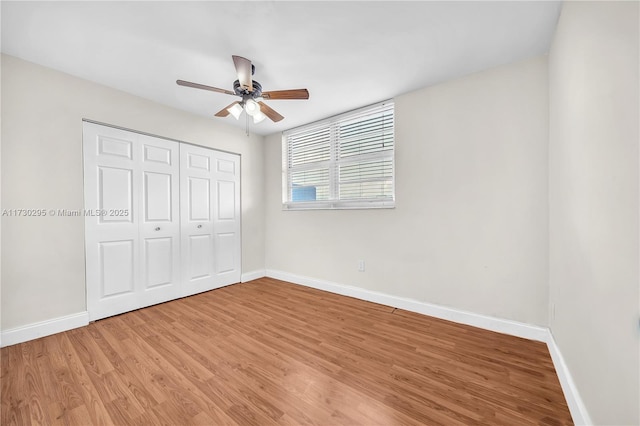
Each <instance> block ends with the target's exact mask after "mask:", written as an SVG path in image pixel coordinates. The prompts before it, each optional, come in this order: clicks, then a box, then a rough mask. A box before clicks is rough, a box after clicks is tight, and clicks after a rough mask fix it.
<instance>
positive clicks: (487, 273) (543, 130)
mask: <svg viewBox="0 0 640 426" xmlns="http://www.w3.org/2000/svg"><path fill="white" fill-rule="evenodd" d="M547 93H548V92H547V63H546V59H545V58H543V57H540V58H535V59H532V60H529V61H526V62H521V63H517V64H512V65H507V66H502V67H499V68H496V69H492V70H490V71H486V72H482V73H478V74H474V75H471V76H468V77H466V78H462V79H458V80H455V81H452V82H449V83H444V84H441V85H438V86H434V87H430V88H426V89H423V90H418V91H415V92H412V93H409V94H406V95H403V96H399V97H397V98H396V100H395V101H396V171H397V175H396V199H397V202H396V208H395V209H387V210H382V209H381V210H341V211H327V210H324V211H282V210H281V199H282V197H281V187H282V186H281V137H280V135H279V134H277V135H272V136H269V137H268V138H267V145H266V152H265V172H266V178H265V180H266V204H265V205H266V222H265V223H266V239H265V241H266V250H265V253H266V266H267V268H268V269H274V270H280V271H285V272H289V273H293V274H298V275H302V276H306V277H311V278H315V279H322V280H327V281H332V282H336V283H339V284H346V285H353V286H357V287H361V288H363V289H366V290H372V291H378V292H382V293H387V294H390V295H394V296H401V297H407V298H411V299H415V300H418V301H423V302H429V303H435V304H439V305H444V306H450V307H454V308H457V309H463V310H468V311H472V312H476V313H481V314H486V315H491V316H495V317H499V318H507V319H513V320H517V321H523V322H526V323H532V324H538V325H546V324H547V302H548V294H547V289H548V287H547V279H548V278H547V262H548V256H547V248H548V238H547V237H548V230H547V208H548V205H547V140H548V97H547ZM358 259H363V260H365V263H366V271H365V272H358V271H357V265H358Z"/></svg>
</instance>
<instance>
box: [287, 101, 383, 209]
mask: <svg viewBox="0 0 640 426" xmlns="http://www.w3.org/2000/svg"><path fill="white" fill-rule="evenodd" d="M282 147H283V149H282V153H283V154H282V157H283V158H282V164H283V171H282V172H283V191H282V192H283V194H282V199H283V208H285V209H343V208H379V207H387V208H389V207H394V202H395V195H394V160H393V156H394V104H393V101H387V102H382V103H380V104H376V105H372V106H369V107H365V108H361V109H359V110H356V111H351V112H348V113H345V114H341V115H338V116H335V117H332V118H329V119H327V120H322V121H320V122H316V123H311V124H308V125H306V126H302V127H298V128H296V129H292V130H289V131H286V132H284V133H283V135H282Z"/></svg>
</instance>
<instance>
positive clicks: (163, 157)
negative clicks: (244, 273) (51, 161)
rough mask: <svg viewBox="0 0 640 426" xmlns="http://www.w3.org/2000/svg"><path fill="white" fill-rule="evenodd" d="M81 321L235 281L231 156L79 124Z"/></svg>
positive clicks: (236, 173) (236, 212) (236, 180)
mask: <svg viewBox="0 0 640 426" xmlns="http://www.w3.org/2000/svg"><path fill="white" fill-rule="evenodd" d="M83 157H84V199H85V209H84V211H83V214H84V219H85V253H86V282H87V310H88V312H89V319H90V320H91V321H93V320H96V319H100V318H105V317H108V316H111V315H117V314H120V313H123V312H127V311H131V310H134V309H138V308H142V307H145V306H149V305H153V304H157V303H161V302H165V301H168V300H172V299H176V298H179V297H183V296H188V295H191V294H195V293H200V292H203V291H207V290H211V289H214V288H218V287H222V286H225V285H228V284H233V283H236V282H239V281H240V274H241V270H240V261H241V259H240V253H241V240H240V157H239V155H236V154H230V153H225V152H221V151H216V150H213V149H208V148H204V147H199V146H194V145H190V144H186V143H180V142H176V141H172V140H167V139H163V138H159V137H154V136H149V135H144V134H139V133H135V132H131V131H127V130H122V129H117V128H113V127H109V126H104V125H99V124H95V123H90V122H84V123H83Z"/></svg>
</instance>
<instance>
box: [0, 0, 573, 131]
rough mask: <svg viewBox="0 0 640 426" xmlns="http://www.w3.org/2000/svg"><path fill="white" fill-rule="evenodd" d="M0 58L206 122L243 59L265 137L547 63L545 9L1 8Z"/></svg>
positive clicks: (321, 5) (419, 5)
mask: <svg viewBox="0 0 640 426" xmlns="http://www.w3.org/2000/svg"><path fill="white" fill-rule="evenodd" d="M1 7H2V52H4V53H7V54H9V55H13V56H17V57H19V58H22V59H25V60H28V61H31V62H35V63H38V64H42V65H44V66H47V67H50V68H54V69H57V70H60V71H63V72H66V73H69V74H72V75H75V76H78V77H81V78H85V79H88V80H92V81H95V82H98V83H101V84H104V85H107V86H110V87H113V88H116V89H120V90H123V91H125V92H128V93H132V94H134V95H137V96H141V97H143V98H147V99H151V100H153V101H156V102H159V103H162V104H165V105H169V106H172V107H175V108H179V109H182V110H185V111H189V112H192V113H194V114H199V115H203V116H206V117H212V118H211V119H212V120H223V121H224V122H226V123H228V124H232V125H236V126H240V127H243V126H244V120H243V119H242V118H241V119H240V120H239V121H236V120H234V119H233V117H231V116H229V117H227V118H214V117H213V114H215V113H216V112H217V111H218V110H220V109H222V108H223V107H224V106H226V105H228V104H229V103H231V102H233V101H234V100H235V99H236V98H234V97H232V96H230V95H224V94H219V93H213V92H207V91H202V90H196V89H192V88H186V87H180V86H178V85H176V83H175V81H176V80H177V79H183V80H189V81H194V82H198V83H202V84H206V85H210V86H216V87H221V88H224V89H229V90H233V88H232V84H233V81H234V80H235V79H236V75H235V69H234V66H233V62H232V60H231V55H234V54H235V55H240V56H244V57H246V58H249V59H250V60H251V61H252V62H253V64H254V65H255V67H256V72H255V75H254V79H255V80H257V81H259V82H260V83H261V84H262V86H263V89H264V90H282V89H297V88H305V87H306V88H307V89H309V92H310V99H309V100H308V101H303V100H295V101H289V100H273V101H269V105H270V106H271V107H272V108H274V109H275V110H277V111H278V112H280V113H281V114H282V115H284V116H285V119H284V120H282V121H281V122H279V123H272V122H270V121H269V120H265V121H264V122H262V123H260V124H258V125H255V126H254V125H252V127H251V131H252V132H254V133H259V134H271V133H274V132H277V131H282V130H285V129H288V128H292V127H296V126H298V125H301V124H305V123H308V122H310V121H314V120H318V119H321V118H325V117H328V116H331V115H335V114H338V113H341V112H344V111H348V110H350V109H354V108H358V107H361V106H365V105H368V104H371V103H375V102H378V101H382V100H385V99H388V98H392V97H394V96H397V95H399V94H402V93H406V92H409V91H412V90H415V89H419V88H422V87H425V86H429V85H433V84H436V83H439V82H442V81H445V80H449V79H452V78H455V77H459V76H462V75H466V74H470V73H473V72H477V71H480V70H484V69H487V68H491V67H494V66H497V65H501V64H505V63H509V62H514V61H518V60H522V59H525V58H528V57H532V56H536V55H541V54H544V53H546V52H548V50H549V46H550V43H551V39H552V36H553V32H554V30H555V27H556V22H557V20H558V16H559V13H560V7H561V3H560V2H557V1H553V2H545V1H532V2H525V1H511V2H477V1H473V2H447V1H444V2H435V1H434V2H422V1H411V2H398V1H385V2H383V1H371V2H365V1H357V2H306V1H305V2H274V1H268V2H267V1H264V2H241V1H232V2H211V1H209V2H202V1H201V2H186V1H173V2H152V1H144V2H52V1H46V2H11V1H2V6H1Z"/></svg>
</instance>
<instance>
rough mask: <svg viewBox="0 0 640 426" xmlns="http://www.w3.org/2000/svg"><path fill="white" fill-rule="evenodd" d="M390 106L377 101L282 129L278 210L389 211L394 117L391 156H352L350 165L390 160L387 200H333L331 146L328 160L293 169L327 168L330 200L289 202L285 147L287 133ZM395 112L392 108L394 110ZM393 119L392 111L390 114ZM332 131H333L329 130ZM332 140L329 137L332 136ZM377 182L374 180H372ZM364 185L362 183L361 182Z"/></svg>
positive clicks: (333, 157) (392, 205)
mask: <svg viewBox="0 0 640 426" xmlns="http://www.w3.org/2000/svg"><path fill="white" fill-rule="evenodd" d="M390 103H391V104H393V103H394V101H393V100H392V99H390V100H387V101H384V102H379V103H376V104H373V105H369V106H366V107H363V108H359V109H356V110H352V111H348V112H345V113H342V114H339V115H335V116H333V117H329V118H326V119H324V120H320V121H316V122H314V123H310V124H306V125H303V126H299V127H296V128H293V129H289V130H286V131H285V132H283V133H282V209H283V210H336V209H392V208H395V189H396V188H395V182H396V170H395V147H396V143H395V118H394V142H393V150H392V151H391V154H389V152H388V151H381V152H374V153H370V154H363V155H360V156H354V159H353V162H354V163H361V162H364V161H369V160H376V159H383V158H389V157H390V158H391V170H392V179H391V184H392V197H391V198H390V199H385V200H337V194H336V193H335V192H336V191H337V189H338V187H339V184H338V180H337V179H338V177H337V176H338V174H337V173H336V172H335V170H334V168H335V167H336V166H337V164H338V160H337V159H336V153H335V144H334V143H331V154H330V158H331V159H330V160H327V161H324V162H316V163H312V164H309V165H303V166H298V167H296V171H302V170H304V169H305V168H308V169H311V170H313V169H316V168H318V166H320V165H322V166H325V167H328V168H329V176H330V177H329V179H330V183H329V191H330V198H331V199H330V200H324V201H295V202H294V201H289V198H288V197H289V188H290V182H289V179H290V178H291V176H290V174H289V173H288V145H287V136H288V135H289V134H291V133H296V132H299V131H301V130H306V131H311V130H313V129H314V128H322V127H327V126H331V125H332V124H333V123H336V122H339V121H341V120H345V119H352V118H355V117H357V116H358V115H366V114H367V112H369V111H371V110H372V109H376V108H380V107H383V106H385V105H388V104H390ZM394 110H395V107H394ZM394 116H395V111H394ZM332 132H333V130H332ZM332 140H333V136H332ZM349 161H350V160H349V159H346V158H345V159H342V160H341V161H340V163H341V164H345V163H348V162H349ZM375 180H377V179H375ZM362 182H364V181H362Z"/></svg>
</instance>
